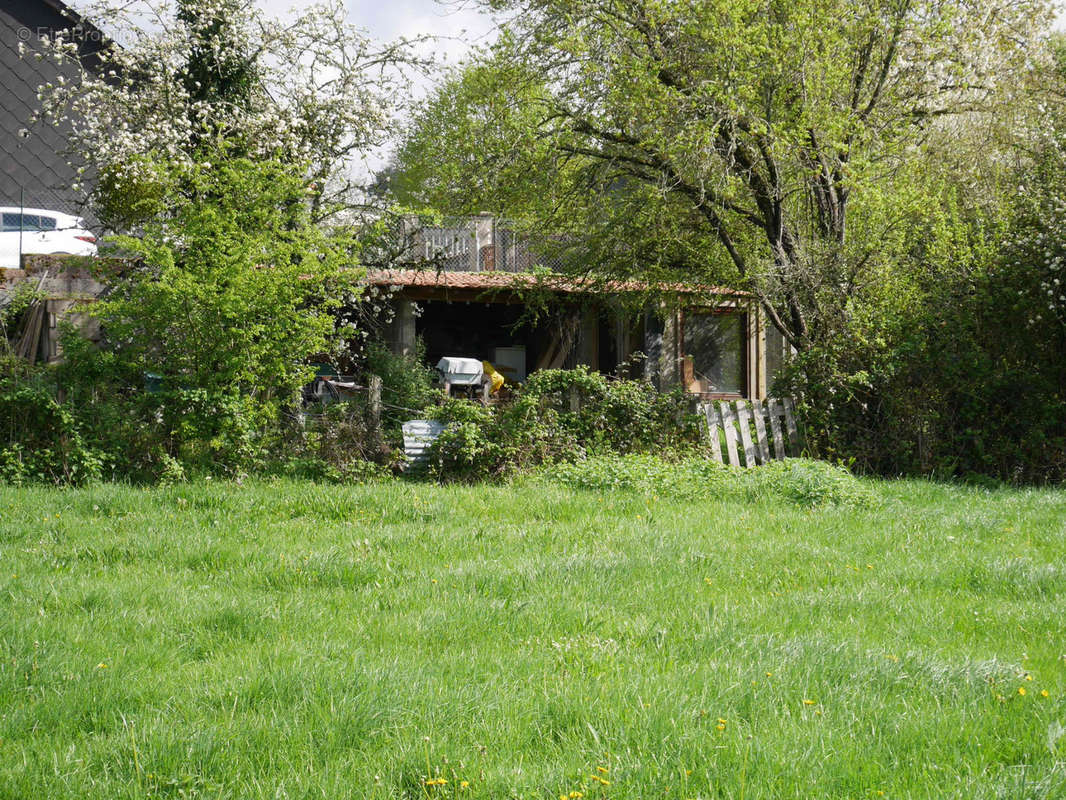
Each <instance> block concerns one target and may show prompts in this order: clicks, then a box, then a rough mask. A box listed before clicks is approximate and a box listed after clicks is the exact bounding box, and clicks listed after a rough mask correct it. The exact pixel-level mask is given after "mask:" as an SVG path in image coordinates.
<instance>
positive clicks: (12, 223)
mask: <svg viewBox="0 0 1066 800" xmlns="http://www.w3.org/2000/svg"><path fill="white" fill-rule="evenodd" d="M20 217H21V215H20V214H13V213H6V214H4V218H3V229H4V230H5V231H7V232H10V231H17V230H19V228H20V227H21V221H20Z"/></svg>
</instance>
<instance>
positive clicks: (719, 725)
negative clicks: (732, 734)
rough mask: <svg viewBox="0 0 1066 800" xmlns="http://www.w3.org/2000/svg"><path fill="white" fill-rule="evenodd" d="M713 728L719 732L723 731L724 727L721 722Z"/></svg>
mask: <svg viewBox="0 0 1066 800" xmlns="http://www.w3.org/2000/svg"><path fill="white" fill-rule="evenodd" d="M715 727H716V728H717V729H718V730H720V731H724V730H725V725H723V724H722V723H721V722H719V723H718V724H717V725H715Z"/></svg>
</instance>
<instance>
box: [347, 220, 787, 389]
mask: <svg viewBox="0 0 1066 800" xmlns="http://www.w3.org/2000/svg"><path fill="white" fill-rule="evenodd" d="M410 239H411V247H410V248H409V251H410V257H409V260H410V262H411V263H410V266H409V268H403V269H388V270H371V271H370V272H369V274H368V275H367V281H368V282H369V283H370V284H372V285H375V286H378V287H382V288H387V289H388V290H389V291H390V293H391V302H392V303H393V311H394V315H393V318H392V321H391V323H390V325H389V326H388V330H387V333H386V338H387V339H388V342H389V345H390V347H391V348H392V349H393V350H394V351H395V352H398V353H405V352H411V351H412V350H413V348H414V346H415V341H416V338H419V337H420V338H421V339H422V341H423V342H424V344H425V349H426V358H427V360H428V361H429V363H431V364H435V363H436V362H437V360H438V359H440V358H441V357H445V356H458V357H469V358H476V359H479V360H486V361H489V362H491V363H493V364H494V365H496V366H497V368H498V369H499V370H500V371H501V372H502V373H503V374H504V375H505V377H508V378H511V379H514V380H518V381H521V380H523V379H524V378H525V376H526V375H527V374H528V373H530V372H532V371H534V370H536V369H543V368H548V367H551V368H563V367H574V366H576V365H578V364H585V365H587V366H588V367H590V368H591V369H595V370H599V371H601V372H605V373H613V372H616V371H618V370H619V368H620V365H621V369H622V371H624V372H626V373H628V374H630V375H633V376H634V377H635V376H636V375H641V376H643V377H646V378H648V379H649V380H651V381H652V382H653V383H655V384H656V385H657V386H659V387H660V388H667V387H669V386H674V385H678V384H681V385H683V386H685V387H686V388H687V389H688V390H689V391H690V392H692V393H694V394H699V395H702V396H704V397H707V398H722V399H726V398H741V397H747V398H761V397H765V396H766V395H767V390H768V388H769V385H770V381H771V379H772V376H773V374H774V372H775V371H776V369H778V368H779V367H780V365H781V361H782V358H781V355H782V353H783V347H784V345H783V342H782V340H781V337H780V335H779V334H777V332H776V331H775V330H773V329H772V326H771V328H770V329H769V330H768V329H767V326H766V325H765V324H764V322H763V318H762V315H761V314H760V313H759V310H758V307H757V304H756V303H755V302H754V301H753V298H752V297H751V296H749V295H747V294H745V293H743V292H737V291H733V290H729V289H723V288H717V287H693V286H681V285H678V286H658V287H650V286H648V285H646V284H641V283H639V282H633V281H625V282H622V281H606V282H602V281H593V280H589V281H582V280H577V279H573V278H564V277H561V276H559V275H556V274H552V273H551V272H550V268H551V266H552V264H551V263H550V257H545V256H543V255H540V254H538V252H537V249H536V248H535V247H533V246H531V245H530V244H529V243H528V242H526V241H523V240H522V238H521V237H519V236H517V235H515V234H514V233H513V232H512V231H511V230H509V229H508V227H507V226H506V225H501V224H499V222H498V221H497V220H495V219H493V218H492V217H491V216H490V215H482V216H480V217H475V218H472V219H467V220H457V221H452V222H449V223H448V224H447V225H443V226H441V227H433V226H423V227H418V228H417V229H415V230H414V231H413V232H412V233H411V235H410ZM644 298H654V299H644ZM531 302H532V303H533V304H535V305H536V306H537V313H531V310H530V306H531Z"/></svg>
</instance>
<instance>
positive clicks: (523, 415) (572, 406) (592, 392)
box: [426, 367, 700, 481]
mask: <svg viewBox="0 0 1066 800" xmlns="http://www.w3.org/2000/svg"><path fill="white" fill-rule="evenodd" d="M690 404H691V399H690V398H689V397H688V396H687V395H685V393H684V392H682V391H680V390H679V391H676V392H669V393H660V392H658V391H656V390H655V389H654V387H652V386H651V385H650V384H648V383H646V382H644V381H631V380H615V381H610V380H608V379H607V378H606V377H605V376H603V375H601V374H599V373H596V372H591V371H589V370H588V369H587V368H586V367H578V368H577V369H574V370H544V371H541V372H537V373H534V374H533V375H532V376H530V379H529V381H528V382H527V383H526V384H525V386H523V387H522V388H521V390H520V391H519V393H518V394H517V396H516V397H515V398H514V400H513V401H512V402H510V403H506V404H502V405H500V406H498V407H489V408H486V407H483V406H480V405H478V404H475V403H470V402H466V401H461V400H452V399H450V400H449V401H447V402H445V403H444V404H443V405H441V406H437V407H433V408H430V409H427V411H426V415H427V416H429V417H431V418H434V419H439V420H441V421H444V422H447V423H451V424H450V426H449V428H448V429H447V430H446V431H445V432H444V433H443V434H442V435H441V437H440V438H439V439H438V440H437V442H436V443H435V444H434V446H433V448H431V455H430V467H429V469H430V473H431V474H432V475H433V476H434V477H436V478H437V479H439V480H464V481H475V480H483V479H486V478H493V477H501V476H504V475H507V474H511V473H513V472H515V471H518V470H521V469H526V468H529V467H533V466H536V465H538V464H545V463H555V462H567V461H573V460H575V459H581V458H584V457H585V456H586V455H588V454H595V453H646V452H657V453H683V452H687V451H690V450H691V449H692V448H694V447H695V446H697V444H698V442H699V437H700V433H699V425H698V420H697V418H696V416H695V415H694V414H693V413H692V411H691V407H690Z"/></svg>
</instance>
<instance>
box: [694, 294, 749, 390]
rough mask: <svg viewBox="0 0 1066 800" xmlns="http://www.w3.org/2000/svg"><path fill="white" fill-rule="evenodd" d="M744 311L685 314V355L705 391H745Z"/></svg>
mask: <svg viewBox="0 0 1066 800" xmlns="http://www.w3.org/2000/svg"><path fill="white" fill-rule="evenodd" d="M743 321H744V315H743V314H735V313H734V314H688V315H686V316H685V355H688V356H691V357H692V366H693V370H694V372H695V378H696V380H698V381H699V382H700V387H701V388H702V390H703V391H705V392H735V393H737V394H743V391H744V337H743V335H742V334H743Z"/></svg>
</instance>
